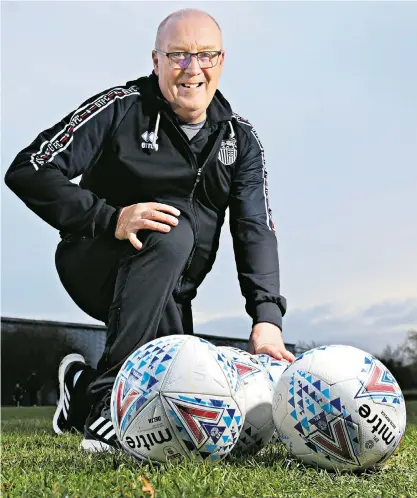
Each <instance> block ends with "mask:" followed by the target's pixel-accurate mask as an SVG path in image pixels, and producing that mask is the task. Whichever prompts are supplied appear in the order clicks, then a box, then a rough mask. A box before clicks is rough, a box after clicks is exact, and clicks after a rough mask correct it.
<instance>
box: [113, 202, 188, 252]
mask: <svg viewBox="0 0 417 498" xmlns="http://www.w3.org/2000/svg"><path fill="white" fill-rule="evenodd" d="M166 213H168V214H166ZM179 215H180V212H179V211H178V209H176V208H174V207H172V206H169V205H167V204H159V203H158V202H144V203H140V204H132V205H131V206H127V207H124V208H123V209H122V210H121V212H120V215H119V219H118V220H117V226H116V230H115V233H114V235H115V237H116V239H119V240H126V239H127V240H129V241H130V243H131V244H132V246H133V247H135V248H136V249H138V250H139V249H142V245H143V244H142V242H141V241H140V240H139V239H138V238H137V236H136V232H137V231H138V230H155V231H157V232H163V233H166V232H169V231H170V230H171V227H175V226H177V225H178V219H177V218H176V216H179Z"/></svg>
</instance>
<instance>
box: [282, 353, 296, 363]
mask: <svg viewBox="0 0 417 498" xmlns="http://www.w3.org/2000/svg"><path fill="white" fill-rule="evenodd" d="M282 356H283V357H284V360H287V361H289V362H290V363H292V362H293V361H295V356H294V355H293V354H292V353H290V351H287V350H285V351H283V353H282Z"/></svg>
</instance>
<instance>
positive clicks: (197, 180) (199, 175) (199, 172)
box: [195, 168, 201, 183]
mask: <svg viewBox="0 0 417 498" xmlns="http://www.w3.org/2000/svg"><path fill="white" fill-rule="evenodd" d="M200 178H201V168H198V170H197V178H196V180H195V183H198V182H199V181H200Z"/></svg>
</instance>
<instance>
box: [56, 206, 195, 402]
mask: <svg viewBox="0 0 417 498" xmlns="http://www.w3.org/2000/svg"><path fill="white" fill-rule="evenodd" d="M137 236H138V238H139V240H141V241H142V242H143V247H142V249H140V250H139V251H138V250H137V249H135V248H134V247H133V246H132V245H131V244H130V242H129V241H119V240H117V239H115V238H114V237H112V236H109V235H108V234H105V235H101V236H99V237H97V238H94V239H89V238H72V239H71V238H69V239H64V240H63V241H61V242H60V244H59V245H58V248H57V251H56V267H57V270H58V274H59V277H60V279H61V282H62V284H63V285H64V287H65V289H66V290H67V292H68V293H69V295H70V296H71V297H72V299H73V300H74V301H75V303H76V304H77V305H78V306H79V307H80V308H81V309H82V310H83V311H85V312H86V313H87V314H89V315H90V316H92V317H93V318H96V319H98V320H101V321H103V322H105V323H106V324H107V326H108V330H107V339H106V346H105V350H104V353H103V355H102V357H101V359H100V361H99V363H98V366H97V371H96V370H93V369H89V370H88V372H86V375H84V374H83V375H82V376H81V377H80V380H81V378H82V377H84V379H83V382H82V383H81V382H80V385H81V384H82V385H83V386H84V389H85V388H87V392H86V396H87V399H86V405H91V404H94V403H96V402H99V401H100V400H101V399H102V398H103V396H104V395H105V394H106V393H108V392H109V391H110V390H111V389H112V387H113V384H114V381H115V378H116V375H117V373H118V371H119V369H120V367H121V366H122V364H123V362H124V361H125V360H126V358H127V357H128V356H129V355H130V354H131V353H133V352H134V351H135V350H136V349H137V348H139V347H140V346H142V345H143V344H146V343H147V342H149V341H151V340H153V339H155V338H156V337H161V336H165V335H172V334H192V333H193V323H192V313H191V302H190V301H189V300H188V301H181V295H178V293H177V289H176V286H177V283H178V280H179V277H180V276H181V273H182V271H183V269H184V267H185V265H186V264H187V260H188V258H189V256H190V254H191V251H192V248H193V244H194V236H193V231H192V228H191V224H190V222H189V220H188V219H186V218H185V217H184V216H182V215H181V216H180V217H179V223H178V225H177V226H176V227H172V228H171V231H170V232H168V233H161V232H155V231H142V230H141V231H139V232H138V234H137ZM87 374H88V375H87ZM77 385H78V382H77Z"/></svg>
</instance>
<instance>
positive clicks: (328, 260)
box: [1, 2, 417, 352]
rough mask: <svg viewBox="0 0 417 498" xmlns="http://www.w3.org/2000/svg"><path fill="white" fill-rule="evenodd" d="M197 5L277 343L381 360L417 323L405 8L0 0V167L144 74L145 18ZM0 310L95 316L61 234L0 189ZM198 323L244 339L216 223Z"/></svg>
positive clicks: (416, 213) (410, 58)
mask: <svg viewBox="0 0 417 498" xmlns="http://www.w3.org/2000/svg"><path fill="white" fill-rule="evenodd" d="M189 6H195V7H197V8H202V9H204V10H207V11H208V12H209V13H211V14H212V15H213V16H214V17H215V18H216V19H217V20H218V22H219V23H220V25H221V26H222V28H223V32H224V47H225V49H226V65H225V69H224V73H223V76H222V80H221V84H220V89H221V90H222V92H223V93H224V94H225V96H226V97H227V98H228V100H229V101H230V102H231V104H232V106H233V108H234V110H235V111H236V112H238V113H239V114H240V115H242V116H244V117H246V118H248V119H249V120H250V121H251V122H252V123H253V124H254V125H255V127H256V128H257V131H258V133H259V135H260V137H261V140H262V142H263V145H264V147H265V154H266V160H267V164H268V170H269V183H270V195H271V205H272V209H273V215H274V219H275V224H276V227H277V235H278V238H279V251H280V262H281V273H282V275H281V285H282V293H283V294H284V295H285V296H286V297H287V299H288V313H287V315H286V318H285V321H284V328H285V339H286V340H287V341H288V342H297V341H307V342H310V341H316V342H317V343H323V342H326V343H345V344H353V345H356V346H358V347H362V348H364V349H367V350H369V351H372V352H378V351H380V350H381V348H382V347H383V346H384V345H385V344H387V343H390V344H397V343H399V342H401V341H402V340H403V338H404V336H405V333H406V332H407V330H408V329H410V328H412V327H414V328H417V221H416V219H417V203H416V197H417V195H416V194H417V90H416V89H417V63H416V53H417V30H416V25H417V3H415V2H404V3H401V2H343V3H339V2H321V3H316V2H204V3H203V2H192V3H190V2H188V3H187V2H2V4H1V10H2V20H1V22H2V40H1V41H2V54H1V55H2V67H1V69H2V88H1V90H2V92H1V97H2V116H1V118H2V155H1V168H2V175H3V177H4V173H5V171H6V169H7V168H8V166H9V164H10V163H11V161H12V160H13V159H14V157H15V155H16V154H17V152H19V150H21V149H22V148H23V147H25V146H26V145H27V144H28V143H30V142H31V141H32V140H33V139H34V138H35V136H36V135H37V134H38V133H39V132H40V131H41V130H43V129H45V128H47V127H49V126H51V125H53V124H54V123H55V122H57V121H59V120H60V119H61V118H62V117H63V116H65V115H66V114H67V113H68V112H70V111H71V110H73V109H75V108H76V107H77V106H78V105H79V104H80V103H81V102H82V101H83V100H85V99H86V98H88V97H89V96H91V95H93V94H95V93H97V92H99V91H101V90H103V89H105V88H108V87H110V86H112V85H119V84H124V83H125V82H126V81H128V80H130V79H134V78H136V77H139V76H141V75H145V74H149V73H150V71H151V69H152V67H151V50H152V48H153V44H154V34H155V31H156V28H157V26H158V24H159V22H160V21H161V20H162V19H163V18H164V17H165V16H166V15H168V14H169V13H170V12H172V11H173V10H176V9H178V8H183V7H189ZM1 195H2V243H1V251H2V282H1V283H2V310H1V312H2V315H3V316H17V317H26V318H28V317H32V318H43V319H51V320H64V321H71V322H89V323H97V322H94V320H92V319H91V318H89V317H88V316H87V315H85V314H84V313H83V312H81V311H80V310H79V309H78V308H77V307H76V305H75V304H73V302H72V301H71V299H70V298H69V296H68V295H67V294H66V293H65V291H64V290H63V288H62V287H61V284H60V282H59V279H58V276H57V274H56V270H55V267H54V251H55V247H56V244H57V242H58V240H59V237H58V233H57V232H56V231H55V230H54V229H53V228H51V227H49V226H48V225H46V224H45V223H44V222H43V221H42V220H40V219H38V218H37V217H36V216H35V215H34V214H33V213H31V212H30V211H29V210H28V209H27V208H26V207H25V205H24V204H23V203H22V202H21V201H20V200H19V199H18V198H17V197H15V196H14V194H12V193H11V192H10V191H9V190H8V189H7V187H5V186H4V182H3V183H2V188H1ZM194 312H195V321H196V329H197V330H201V331H203V332H206V333H212V334H226V335H232V336H235V335H237V336H244V337H245V336H248V334H249V332H250V320H249V319H248V317H246V315H245V311H244V301H243V298H242V297H241V294H240V290H239V287H238V283H237V278H236V270H235V264H234V259H233V252H232V245H231V238H230V235H229V231H228V226H227V225H225V228H224V231H223V235H222V243H221V248H220V251H219V255H218V259H217V261H216V264H215V266H214V269H213V271H212V272H211V274H210V275H209V276H208V277H207V279H206V281H205V282H204V283H203V285H202V287H201V288H200V291H199V295H198V297H197V299H196V300H195V303H194Z"/></svg>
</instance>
